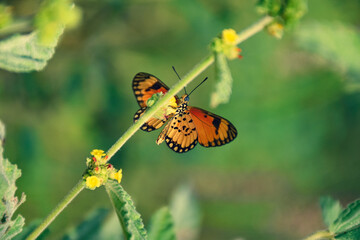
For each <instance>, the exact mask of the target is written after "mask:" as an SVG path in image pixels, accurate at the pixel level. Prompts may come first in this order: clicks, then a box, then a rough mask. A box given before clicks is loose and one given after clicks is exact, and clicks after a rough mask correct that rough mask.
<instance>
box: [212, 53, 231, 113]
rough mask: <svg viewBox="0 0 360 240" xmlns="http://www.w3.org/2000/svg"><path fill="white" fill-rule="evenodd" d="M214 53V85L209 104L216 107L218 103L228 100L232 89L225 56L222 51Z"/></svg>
mask: <svg viewBox="0 0 360 240" xmlns="http://www.w3.org/2000/svg"><path fill="white" fill-rule="evenodd" d="M214 54H215V75H216V81H217V83H216V87H215V92H213V93H212V94H211V100H210V106H211V107H213V108H214V107H217V106H218V105H219V104H222V103H227V102H229V99H230V96H231V89H232V82H233V79H232V76H231V72H230V69H229V65H228V62H227V59H226V56H225V55H224V54H223V53H218V52H214Z"/></svg>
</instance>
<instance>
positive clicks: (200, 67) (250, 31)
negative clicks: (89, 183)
mask: <svg viewBox="0 0 360 240" xmlns="http://www.w3.org/2000/svg"><path fill="white" fill-rule="evenodd" d="M272 19H273V18H272V17H268V16H266V17H264V18H262V19H260V20H259V21H258V22H256V23H255V24H253V25H252V26H250V27H249V28H247V29H245V30H244V31H242V32H240V33H239V35H238V36H239V39H238V41H237V44H239V43H241V42H243V41H244V40H246V39H248V38H250V37H251V36H253V35H254V34H256V33H258V32H260V31H261V30H262V29H263V28H264V27H265V26H266V25H267V24H269V23H270V22H271V21H272ZM212 63H214V56H213V54H210V55H208V56H207V57H205V58H204V59H203V60H202V61H200V63H198V64H197V65H196V66H195V67H194V68H193V69H192V70H191V71H190V72H189V73H187V74H186V75H185V77H184V78H183V79H181V80H180V81H178V82H177V83H176V84H175V85H174V86H172V87H171V88H170V90H169V91H168V92H167V93H166V94H165V95H164V97H162V98H161V99H160V100H159V101H157V102H156V104H155V105H154V106H152V107H151V108H149V109H148V110H147V111H146V112H145V113H144V115H143V116H141V118H140V119H139V120H138V121H137V122H136V123H134V124H133V125H132V126H131V127H130V128H128V130H127V131H126V132H125V133H124V134H123V135H122V136H121V137H120V138H119V139H118V140H117V141H116V142H115V143H114V145H112V146H111V148H110V149H109V150H108V151H107V155H108V160H110V158H111V157H113V156H114V155H115V153H116V152H117V151H119V150H120V148H121V147H122V146H123V145H124V144H125V143H126V142H127V141H128V140H129V139H130V137H131V136H132V135H134V134H135V132H136V131H137V130H139V129H140V127H141V126H142V125H143V124H144V123H145V122H146V121H148V120H149V119H150V118H151V116H152V115H154V114H155V113H156V112H157V111H158V110H159V109H160V108H161V107H163V106H165V105H166V104H168V102H169V101H170V99H171V98H172V97H173V96H174V95H176V94H177V93H178V92H180V91H181V90H182V89H183V88H184V87H185V86H186V85H187V84H189V83H190V82H191V81H192V80H194V79H195V78H196V77H197V76H199V74H200V73H202V72H203V71H204V70H205V69H207V68H208V67H209V66H210V65H211V64H212ZM84 187H85V184H84V181H83V180H80V182H79V183H78V184H77V185H76V186H75V187H74V188H73V189H72V190H71V191H70V192H69V193H68V195H67V196H66V197H65V198H64V199H63V200H62V201H61V202H60V203H59V205H58V206H57V207H56V208H55V209H54V210H53V211H52V212H51V213H50V215H49V216H48V217H47V218H46V219H45V220H44V221H43V223H42V224H41V225H40V226H38V227H37V228H36V229H35V230H34V232H32V233H31V235H29V237H28V238H27V240H32V239H36V238H37V237H38V236H39V235H40V234H41V233H42V232H43V231H44V230H45V229H46V227H47V226H49V224H50V223H51V222H52V221H53V220H54V219H55V218H56V216H57V215H59V213H60V212H62V210H63V209H64V208H65V207H66V206H67V205H68V204H69V203H70V202H71V201H72V200H73V199H74V198H75V197H76V196H77V195H78V194H79V193H80V192H81V191H82V190H83V189H84Z"/></svg>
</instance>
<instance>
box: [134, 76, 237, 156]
mask: <svg viewBox="0 0 360 240" xmlns="http://www.w3.org/2000/svg"><path fill="white" fill-rule="evenodd" d="M132 87H133V90H134V94H135V97H136V100H137V101H138V103H139V105H140V107H141V108H140V109H139V110H138V111H137V112H136V113H135V116H134V122H136V121H137V120H138V119H139V118H140V117H141V116H142V115H143V114H144V113H145V111H146V109H147V108H148V107H149V106H148V103H149V102H148V100H149V99H151V97H152V96H153V95H154V94H160V95H162V94H165V93H166V92H167V91H168V90H169V87H168V86H166V85H165V84H164V83H163V82H161V81H160V79H158V78H157V77H155V76H153V75H151V74H148V73H143V72H140V73H138V74H136V75H135V77H134V79H133V83H132ZM173 102H174V103H175V105H174V104H170V105H169V106H167V109H168V110H170V111H165V112H164V116H163V117H152V118H150V120H148V121H147V122H146V123H145V124H144V125H142V127H141V129H142V130H144V131H147V132H151V131H153V130H156V129H158V128H160V127H161V126H162V125H164V123H165V122H166V121H167V120H169V122H168V123H167V124H166V126H165V127H164V129H163V130H162V132H161V133H160V135H159V137H158V139H157V140H156V143H157V144H160V143H162V142H163V141H164V140H165V142H166V144H167V145H168V146H169V148H171V149H172V150H174V151H175V152H178V153H183V152H187V151H189V150H191V149H193V148H194V147H195V145H196V144H197V143H198V142H199V143H200V145H202V146H204V147H217V146H221V145H224V144H226V143H229V142H231V141H232V140H234V139H235V137H236V136H237V130H236V128H235V127H234V125H232V124H231V123H230V122H229V121H228V120H226V119H225V118H222V117H220V116H218V115H215V114H213V113H211V112H208V111H206V110H203V109H200V108H196V107H190V106H188V102H189V96H188V95H187V94H185V95H183V96H182V97H181V99H179V98H178V97H177V96H174V99H173ZM172 109H173V111H172Z"/></svg>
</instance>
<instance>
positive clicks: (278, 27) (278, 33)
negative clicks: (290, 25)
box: [267, 22, 284, 39]
mask: <svg viewBox="0 0 360 240" xmlns="http://www.w3.org/2000/svg"><path fill="white" fill-rule="evenodd" d="M267 31H268V33H269V34H270V35H271V36H274V37H276V38H277V39H281V38H282V36H283V34H284V25H283V24H281V23H278V22H274V23H272V24H270V25H269V26H268V27H267Z"/></svg>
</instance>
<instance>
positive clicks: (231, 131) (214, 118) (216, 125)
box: [189, 107, 237, 147]
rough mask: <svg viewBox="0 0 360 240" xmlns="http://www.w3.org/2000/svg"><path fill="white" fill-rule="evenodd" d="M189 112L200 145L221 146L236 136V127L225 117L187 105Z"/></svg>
mask: <svg viewBox="0 0 360 240" xmlns="http://www.w3.org/2000/svg"><path fill="white" fill-rule="evenodd" d="M189 112H190V116H191V118H192V120H193V121H194V124H195V126H196V131H197V134H198V141H199V143H200V144H201V145H202V146H204V147H216V146H221V145H224V144H226V143H229V142H231V141H232V140H234V139H235V137H236V136H237V130H236V128H235V127H234V125H232V124H231V122H229V121H228V120H226V119H225V118H223V117H220V116H218V115H216V114H214V113H211V112H208V111H206V110H203V109H200V108H196V107H189Z"/></svg>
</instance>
